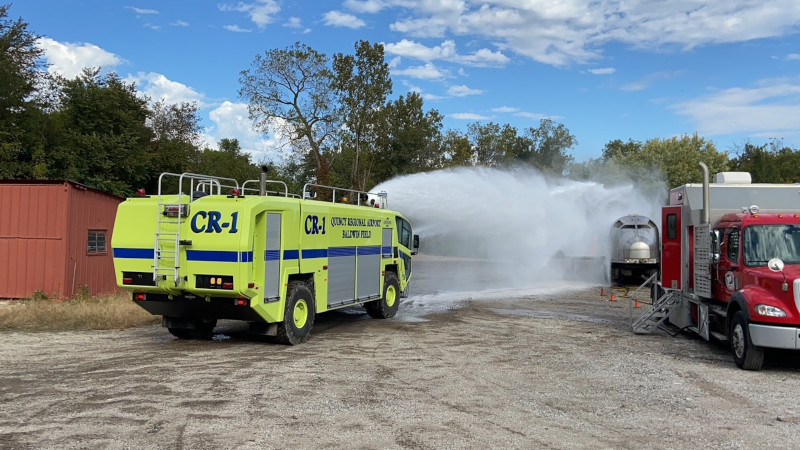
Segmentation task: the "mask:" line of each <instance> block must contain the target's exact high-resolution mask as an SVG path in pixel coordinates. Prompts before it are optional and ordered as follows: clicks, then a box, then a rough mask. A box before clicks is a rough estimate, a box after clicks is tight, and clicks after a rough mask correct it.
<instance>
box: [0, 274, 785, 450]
mask: <svg viewBox="0 0 800 450" xmlns="http://www.w3.org/2000/svg"><path fill="white" fill-rule="evenodd" d="M487 297H489V298H486V299H484V298H482V297H481V295H479V294H470V296H469V297H466V296H464V297H459V296H458V295H451V297H450V300H449V301H448V302H446V303H442V304H440V308H439V309H438V312H437V310H436V309H434V310H433V311H432V312H431V310H430V309H426V308H427V306H426V305H425V303H428V304H430V303H432V302H434V300H435V297H416V298H415V297H413V296H412V298H410V299H407V300H406V301H405V302H404V303H403V305H402V306H401V309H400V312H399V314H398V317H397V318H395V319H391V320H373V319H369V318H367V316H366V315H365V314H363V312H362V311H363V310H360V309H358V310H356V309H353V310H346V311H343V312H335V313H329V314H326V315H322V316H319V317H318V320H317V323H316V324H315V328H314V334H313V336H312V338H311V340H310V341H309V342H308V343H306V344H303V345H299V346H295V347H288V346H281V345H276V344H271V343H268V342H264V341H261V340H258V339H255V338H251V337H248V336H247V335H246V334H245V330H246V328H245V327H243V326H242V324H239V323H237V322H222V323H221V326H219V327H218V328H217V330H216V333H217V334H216V335H215V337H214V339H213V340H211V341H181V340H176V339H174V338H172V337H171V336H170V335H169V334H168V333H167V332H166V330H164V329H162V328H160V327H157V326H153V327H144V328H138V329H131V330H121V331H107V332H80V333H78V332H69V333H4V334H2V335H0V341H1V342H2V345H1V346H0V367H2V369H0V403H2V405H3V406H2V409H0V447H1V448H192V449H197V448H200V449H202V448H214V449H217V448H286V447H291V448H348V449H349V448H486V447H490V448H501V447H511V448H636V449H640V448H760V447H776V448H797V446H798V438H800V404H798V402H797V392H798V391H800V376H798V375H799V372H800V362H798V358H797V356H795V355H794V354H778V353H774V354H770V355H769V359H768V361H767V364H766V366H765V368H764V369H763V370H762V371H760V372H748V371H742V370H739V369H738V368H736V366H735V365H734V364H733V361H732V359H731V357H730V355H729V353H728V351H727V349H726V348H725V347H724V346H721V345H714V344H709V343H706V342H704V341H701V340H697V339H693V338H692V337H691V336H686V335H681V336H678V337H676V338H673V337H670V336H669V335H667V334H665V333H663V332H658V333H656V334H652V335H635V334H633V333H631V332H630V327H629V323H630V322H629V301H628V299H627V298H625V297H624V296H623V295H622V293H621V292H620V293H618V301H616V302H610V301H608V298H605V297H600V295H599V288H588V289H581V290H562V291H561V292H556V291H552V292H548V291H541V292H538V293H533V294H531V295H520V296H517V297H516V298H506V299H503V298H496V297H497V295H494V296H487ZM428 306H429V305H428ZM420 311H422V312H423V313H420ZM634 311H638V310H634Z"/></svg>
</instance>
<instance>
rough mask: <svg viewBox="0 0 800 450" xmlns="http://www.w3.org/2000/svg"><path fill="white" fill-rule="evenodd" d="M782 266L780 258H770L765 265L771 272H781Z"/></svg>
mask: <svg viewBox="0 0 800 450" xmlns="http://www.w3.org/2000/svg"><path fill="white" fill-rule="evenodd" d="M783 266H784V264H783V261H782V260H781V259H780V258H772V259H770V260H769V262H768V263H767V267H769V270H771V271H773V272H783Z"/></svg>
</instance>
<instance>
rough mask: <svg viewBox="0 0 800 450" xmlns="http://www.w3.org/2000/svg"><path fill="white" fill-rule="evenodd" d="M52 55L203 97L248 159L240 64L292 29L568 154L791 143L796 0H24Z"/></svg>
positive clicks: (448, 107)
mask: <svg viewBox="0 0 800 450" xmlns="http://www.w3.org/2000/svg"><path fill="white" fill-rule="evenodd" d="M9 16H10V17H11V18H15V17H20V16H21V17H22V18H23V19H24V20H25V21H26V22H28V23H29V25H30V30H31V31H33V32H35V33H37V34H39V35H41V36H43V37H42V39H41V41H40V45H41V47H42V48H43V50H44V56H45V58H46V61H47V62H48V63H49V64H50V70H51V71H57V72H60V73H62V74H63V75H65V76H67V77H74V76H75V75H77V74H78V73H79V72H80V70H81V69H82V68H83V67H85V66H91V67H97V66H102V67H103V69H104V70H108V71H115V72H117V73H118V74H119V75H120V77H121V78H122V79H124V80H126V81H133V82H136V85H137V88H138V89H139V90H140V91H142V92H143V93H145V94H147V95H148V96H150V97H151V98H153V99H155V100H157V99H163V100H164V101H166V102H167V103H170V104H172V103H179V102H183V101H194V102H197V106H198V114H199V116H200V118H201V122H202V126H203V128H204V133H205V134H206V136H207V141H208V143H209V144H215V143H216V142H217V141H218V140H219V139H222V138H237V139H239V141H240V142H241V144H242V148H243V149H244V150H246V151H249V152H251V153H253V154H254V157H255V158H254V159H256V160H258V159H260V158H261V156H262V155H270V154H272V152H274V151H275V150H274V149H275V148H276V145H275V144H276V142H275V139H276V137H274V136H270V135H267V136H264V135H262V134H261V133H258V132H256V131H254V130H253V128H252V122H251V121H250V119H249V117H248V113H247V101H246V100H245V99H242V98H239V96H238V91H239V89H240V87H241V86H240V84H239V75H240V72H241V71H242V70H245V69H247V68H248V67H250V65H251V63H252V62H253V60H254V58H255V56H256V55H257V54H263V53H264V52H265V51H268V50H270V49H274V48H284V47H287V46H289V45H292V44H293V43H295V42H297V41H300V42H303V43H305V44H307V45H309V46H310V47H312V48H314V49H315V50H317V51H320V52H323V53H326V54H327V55H328V56H332V55H333V54H335V53H352V52H353V48H354V44H355V43H356V42H357V41H359V40H362V39H363V40H368V41H371V42H376V43H383V44H384V46H385V54H386V61H387V62H388V63H389V68H390V75H391V78H392V81H393V92H392V94H390V95H389V98H390V99H393V98H398V97H399V96H401V95H407V93H408V92H409V91H411V92H418V93H420V94H421V96H422V98H423V99H424V100H425V105H426V107H428V108H435V109H436V110H437V111H439V113H441V114H442V115H443V117H444V119H443V125H444V127H445V129H459V130H461V131H463V132H465V131H466V130H467V127H468V125H469V124H470V123H474V122H476V121H479V122H484V123H487V122H490V121H492V122H496V123H509V124H511V125H512V126H515V127H518V128H519V129H524V128H528V127H536V126H537V125H538V124H539V121H540V120H541V119H552V120H554V121H556V122H558V123H563V124H564V125H566V127H567V128H569V130H570V131H571V132H572V133H573V134H574V136H575V138H576V139H577V145H576V146H575V147H574V149H573V155H574V156H575V158H576V160H579V161H580V160H585V159H588V158H598V157H600V156H601V155H602V151H603V148H604V145H605V144H606V143H607V142H609V141H611V140H614V139H622V140H627V139H634V140H637V141H644V140H647V139H650V138H663V139H666V138H670V137H673V136H679V135H683V134H693V133H698V134H700V135H701V136H704V137H706V138H709V139H711V140H713V141H714V142H715V143H716V146H717V148H718V149H719V150H722V151H725V150H728V149H731V148H733V147H735V146H737V145H738V146H742V145H744V143H745V142H747V141H754V142H755V143H757V144H760V143H762V142H764V141H766V140H768V139H782V140H783V143H784V144H786V145H789V146H793V147H797V146H798V145H800V119H798V117H800V102H799V101H798V94H800V45H799V44H800V38H798V34H797V32H798V31H800V27H798V26H797V25H796V24H797V23H800V2H797V1H795V0H752V1H750V0H747V1H741V0H739V1H730V2H663V1H647V0H638V1H637V0H633V1H627V2H619V1H610V0H600V1H592V2H588V1H568V0H559V1H510V0H490V1H481V2H471V1H454V0H436V1H433V0H427V1H426V0H402V1H399V0H366V1H360V0H345V1H341V2H297V1H274V0H257V1H244V2H224V1H223V2H190V1H174V2H156V1H145V2H142V3H118V2H108V1H100V0H85V1H82V2H80V3H74V2H52V1H47V0H26V1H25V2H18V3H15V4H14V5H13V6H12V8H11V9H10V11H9Z"/></svg>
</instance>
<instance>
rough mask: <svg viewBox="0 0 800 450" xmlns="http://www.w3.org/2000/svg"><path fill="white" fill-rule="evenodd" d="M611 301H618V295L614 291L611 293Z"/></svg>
mask: <svg viewBox="0 0 800 450" xmlns="http://www.w3.org/2000/svg"><path fill="white" fill-rule="evenodd" d="M611 301H612V302H615V301H617V296H616V295H615V294H614V293H613V292H612V293H611Z"/></svg>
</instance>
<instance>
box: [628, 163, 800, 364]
mask: <svg viewBox="0 0 800 450" xmlns="http://www.w3.org/2000/svg"><path fill="white" fill-rule="evenodd" d="M700 166H701V169H702V170H703V184H686V185H684V186H680V187H677V188H674V189H672V190H671V191H670V195H669V205H668V206H665V207H664V208H663V210H662V226H661V248H662V251H661V257H662V261H661V273H660V281H659V282H658V283H656V284H655V286H654V288H653V289H652V293H653V306H652V308H651V309H650V310H649V311H647V312H646V313H645V314H643V315H642V316H641V317H639V318H638V320H636V321H635V322H634V323H633V329H634V331H635V332H637V333H644V332H648V331H651V330H652V329H653V328H654V327H658V326H660V325H661V324H662V323H663V322H665V321H667V320H668V321H669V323H670V324H671V325H673V326H675V327H678V328H679V329H683V330H690V331H692V332H695V333H697V334H699V335H700V336H702V337H703V338H704V339H706V340H710V339H717V340H720V341H723V342H728V343H729V344H730V348H731V352H732V353H733V359H734V361H735V362H736V365H737V366H739V367H740V368H742V369H747V370H759V369H760V368H761V366H762V364H763V361H764V351H765V349H767V348H780V349H794V350H797V349H800V311H799V310H800V185H791V184H755V183H751V178H750V174H748V173H745V172H723V173H718V174H717V175H716V177H715V180H714V181H715V182H714V183H709V173H708V167H707V166H706V165H705V164H703V163H700Z"/></svg>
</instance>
